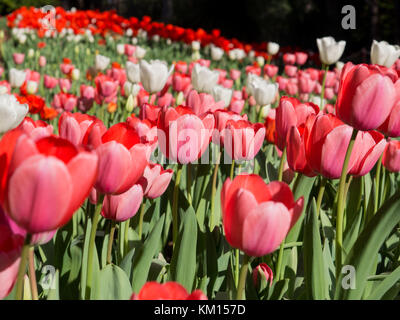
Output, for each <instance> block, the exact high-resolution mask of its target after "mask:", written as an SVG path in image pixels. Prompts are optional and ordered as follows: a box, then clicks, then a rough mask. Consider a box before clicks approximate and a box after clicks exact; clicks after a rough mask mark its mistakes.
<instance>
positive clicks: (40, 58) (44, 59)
mask: <svg viewBox="0 0 400 320" xmlns="http://www.w3.org/2000/svg"><path fill="white" fill-rule="evenodd" d="M45 65H46V57H45V56H40V57H39V66H40V67H41V68H43V67H44V66H45Z"/></svg>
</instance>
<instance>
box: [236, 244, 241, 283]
mask: <svg viewBox="0 0 400 320" xmlns="http://www.w3.org/2000/svg"><path fill="white" fill-rule="evenodd" d="M239 251H240V250H239V249H235V286H236V288H237V287H238V285H239V269H240V262H239V255H240V252H239Z"/></svg>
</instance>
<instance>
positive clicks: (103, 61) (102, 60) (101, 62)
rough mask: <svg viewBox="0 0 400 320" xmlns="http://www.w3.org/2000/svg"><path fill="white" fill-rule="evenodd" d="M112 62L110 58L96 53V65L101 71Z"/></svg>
mask: <svg viewBox="0 0 400 320" xmlns="http://www.w3.org/2000/svg"><path fill="white" fill-rule="evenodd" d="M109 63H110V58H108V57H105V56H102V55H100V54H96V57H95V67H96V69H97V70H99V71H103V70H105V69H106V68H107V66H108V65H109Z"/></svg>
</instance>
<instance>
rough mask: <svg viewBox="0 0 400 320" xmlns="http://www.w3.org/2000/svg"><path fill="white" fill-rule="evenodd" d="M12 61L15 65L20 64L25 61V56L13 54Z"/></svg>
mask: <svg viewBox="0 0 400 320" xmlns="http://www.w3.org/2000/svg"><path fill="white" fill-rule="evenodd" d="M13 59H14V63H15V64H22V63H23V62H24V59H25V54H23V53H13Z"/></svg>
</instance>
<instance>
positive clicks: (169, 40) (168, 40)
mask: <svg viewBox="0 0 400 320" xmlns="http://www.w3.org/2000/svg"><path fill="white" fill-rule="evenodd" d="M166 43H167V45H169V46H170V45H171V44H172V40H171V39H170V38H168V39H167V40H166Z"/></svg>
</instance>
